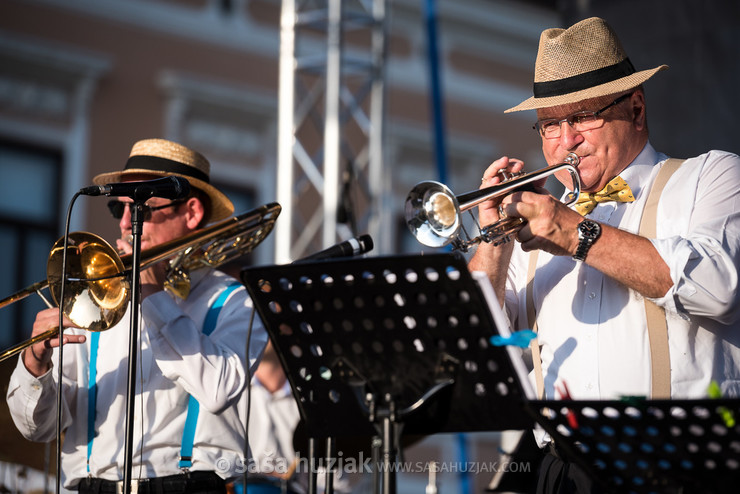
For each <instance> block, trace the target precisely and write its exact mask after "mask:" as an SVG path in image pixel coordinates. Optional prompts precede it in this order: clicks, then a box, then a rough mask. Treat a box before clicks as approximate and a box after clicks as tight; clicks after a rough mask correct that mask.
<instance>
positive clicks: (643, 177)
mask: <svg viewBox="0 0 740 494" xmlns="http://www.w3.org/2000/svg"><path fill="white" fill-rule="evenodd" d="M666 158H667V156H665V155H664V154H662V153H658V152H657V151H656V150H655V148H653V146H652V145H651V144H650V143H649V142H648V143H646V144H645V147H644V148H642V151H640V154H638V155H637V157H636V158H635V159H634V160H632V163H630V164H629V165H627V168H625V169H624V170H622V173H620V174H619V176H620V177H622V178H623V179H624V181H625V182H627V184H628V185H629V186H630V189H632V195H633V196H634V197H635V198H638V197H640V193H641V192H642V190H643V189H644V188H645V186H646V184H648V183H649V181H650V177H651V176H652V175H653V173H654V172H655V165H657V164H658V163H660V162H661V161H664V160H665V159H666Z"/></svg>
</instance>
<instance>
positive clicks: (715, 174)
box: [505, 144, 740, 399]
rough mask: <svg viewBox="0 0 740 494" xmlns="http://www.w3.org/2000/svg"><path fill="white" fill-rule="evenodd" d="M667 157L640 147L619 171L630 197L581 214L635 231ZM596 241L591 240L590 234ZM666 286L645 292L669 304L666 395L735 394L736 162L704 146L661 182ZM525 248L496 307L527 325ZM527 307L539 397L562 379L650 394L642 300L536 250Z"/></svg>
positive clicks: (739, 180) (598, 392)
mask: <svg viewBox="0 0 740 494" xmlns="http://www.w3.org/2000/svg"><path fill="white" fill-rule="evenodd" d="M665 159H666V156H664V155H662V154H659V153H656V151H655V150H654V149H653V147H652V146H651V145H650V144H647V145H646V146H645V148H644V149H643V150H642V152H641V153H640V154H639V156H637V158H636V159H635V160H634V161H633V162H632V163H631V164H630V165H629V166H628V167H627V168H626V169H625V170H624V171H623V172H622V173H620V176H621V177H622V178H624V179H625V180H626V181H627V183H628V184H629V186H630V188H631V189H632V192H633V194H634V196H635V199H636V200H635V201H634V202H632V203H617V202H605V203H600V204H598V205H597V206H596V208H595V209H594V210H593V212H591V213H590V214H589V215H588V216H587V217H588V218H590V219H593V220H595V221H597V222H599V223H603V224H607V225H611V226H614V227H618V228H620V229H622V230H625V231H628V232H631V233H637V230H638V228H639V223H640V218H641V215H642V211H643V208H644V206H645V201H646V199H647V196H648V193H649V191H650V187H651V186H652V184H653V181H654V180H655V176H656V174H657V172H658V170H659V167H660V164H662V162H663V161H664V160H665ZM597 242H598V240H597ZM652 243H653V245H654V246H655V248H656V249H657V250H658V253H659V254H660V256H661V257H662V258H663V260H664V261H665V262H666V264H667V265H668V266H669V268H670V275H671V279H672V280H673V287H672V288H671V289H670V290H669V291H668V293H666V295H665V296H664V297H662V298H660V299H655V300H653V301H654V302H656V303H657V304H658V305H659V306H661V307H663V308H664V309H665V312H666V319H667V325H668V343H669V348H670V361H671V394H672V396H673V397H676V398H703V397H706V396H707V389H708V387H709V384H710V382H711V381H712V380H715V381H716V382H717V383H718V384H719V385H720V387H721V389H722V391H723V393H724V394H725V395H728V396H734V397H736V396H740V323H739V322H738V316H740V303H739V301H738V297H739V295H740V294H739V293H738V267H739V266H740V158H738V156H736V155H734V154H730V153H724V152H720V151H711V152H709V153H707V154H704V155H701V156H698V157H695V158H691V159H688V160H686V161H685V162H684V163H683V165H682V166H681V168H680V169H679V170H677V171H676V172H675V173H674V174H673V176H672V177H671V179H670V181H669V182H668V184H667V185H666V187H665V189H664V190H663V193H662V196H661V199H660V203H659V206H658V211H657V239H654V240H652ZM528 256H529V254H528V253H525V252H524V251H522V250H521V248H520V247H519V244H517V247H515V249H514V254H513V257H512V262H511V265H510V268H509V273H508V280H507V291H506V300H505V309H506V312H507V314H508V316H509V319H510V320H511V321H512V326H513V327H514V328H515V329H524V328H529V327H530V326H529V324H530V323H529V322H528V321H527V308H526V277H527V266H528V259H529V257H528ZM533 301H534V307H535V309H536V312H537V325H538V332H539V333H538V338H539V343H540V345H541V346H542V351H541V357H542V367H543V375H544V381H545V394H546V397H547V398H548V399H559V398H561V396H560V395H559V394H557V393H556V392H555V386H556V384H559V383H560V382H562V381H564V382H565V383H566V384H567V387H568V389H569V391H570V394H571V396H572V397H573V398H574V399H618V398H620V397H621V396H627V395H629V396H649V395H650V349H649V342H648V333H647V326H646V319H645V309H644V300H643V297H642V296H641V295H640V294H638V293H637V292H635V291H634V290H631V289H627V288H625V287H624V286H623V285H621V284H620V283H618V282H616V281H614V280H613V279H611V278H609V277H607V276H605V275H603V274H602V273H601V272H600V271H598V270H596V269H594V268H592V267H590V266H588V265H586V264H585V263H580V262H576V261H573V260H572V259H571V258H570V257H567V256H552V255H550V254H547V253H545V252H540V253H539V257H538V262H537V271H536V274H535V277H534V292H533Z"/></svg>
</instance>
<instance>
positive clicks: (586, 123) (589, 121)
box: [532, 93, 633, 139]
mask: <svg viewBox="0 0 740 494" xmlns="http://www.w3.org/2000/svg"><path fill="white" fill-rule="evenodd" d="M632 94H633V93H629V94H624V95H622V96H620V97H619V98H617V99H615V100H614V101H612V102H611V103H609V104H608V105H606V106H605V107H604V108H602V109H601V110H597V111H579V112H577V113H574V114H572V115H568V116H567V117H565V118H563V119H560V120H558V119H557V118H548V119H546V120H539V121H538V122H537V123H536V124H534V127H532V128H533V129H534V130H536V131H537V132H539V133H540V135H541V136H542V137H544V138H545V139H557V138H558V137H560V134H561V132H560V129H561V127H562V125H563V122H568V125H570V128H571V129H573V130H575V131H576V132H583V131H585V130H593V129H598V128H599V127H601V126H602V125H604V118H603V117H602V116H601V114H602V113H604V112H605V111H606V110H608V109H609V108H611V107H612V106H617V105H618V104H619V103H621V102H622V101H624V100H626V99H627V98H629V97H630V96H632Z"/></svg>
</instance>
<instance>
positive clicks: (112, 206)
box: [108, 199, 185, 221]
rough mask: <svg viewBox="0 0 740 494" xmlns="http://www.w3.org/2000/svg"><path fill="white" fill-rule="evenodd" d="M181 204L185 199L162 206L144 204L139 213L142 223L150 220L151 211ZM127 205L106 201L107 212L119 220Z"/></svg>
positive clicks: (125, 203)
mask: <svg viewBox="0 0 740 494" xmlns="http://www.w3.org/2000/svg"><path fill="white" fill-rule="evenodd" d="M183 202H185V199H177V200H175V201H172V202H171V203H169V204H165V205H163V206H147V205H146V204H144V205H142V207H141V212H142V213H143V214H144V221H149V220H150V219H151V218H152V211H158V210H160V209H165V208H170V207H172V206H177V205H178V204H182V203H183ZM129 204H131V203H130V202H121V201H115V200H114V201H108V210H109V211H110V214H111V215H113V217H114V218H115V219H117V220H120V219H121V218H123V212H124V211H125V210H126V208H127V207H128V206H129Z"/></svg>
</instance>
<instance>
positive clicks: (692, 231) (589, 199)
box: [469, 17, 740, 492]
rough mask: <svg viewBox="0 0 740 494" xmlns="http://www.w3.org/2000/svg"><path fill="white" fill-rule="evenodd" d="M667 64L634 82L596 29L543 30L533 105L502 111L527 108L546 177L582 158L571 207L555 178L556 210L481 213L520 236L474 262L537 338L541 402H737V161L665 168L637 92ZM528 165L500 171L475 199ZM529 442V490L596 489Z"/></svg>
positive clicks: (610, 41) (544, 198) (606, 35)
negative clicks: (552, 168)
mask: <svg viewBox="0 0 740 494" xmlns="http://www.w3.org/2000/svg"><path fill="white" fill-rule="evenodd" d="M665 68H667V67H666V66H664V65H661V66H658V67H655V68H652V69H649V70H641V71H638V70H636V69H635V68H634V67H633V65H632V63H631V62H630V60H629V58H628V57H627V54H626V53H625V52H624V49H623V47H622V45H621V43H620V41H619V39H618V38H617V35H616V34H615V32H614V31H613V29H612V28H611V27H610V26H609V25H608V24H607V22H606V21H604V20H603V19H600V18H595V17H594V18H589V19H585V20H583V21H581V22H578V23H576V24H575V25H573V26H571V27H569V28H567V29H547V30H545V31H544V32H543V33H542V35H541V38H540V44H539V50H538V53H537V59H536V62H535V74H534V95H533V97H531V98H529V99H527V100H526V101H524V102H522V103H521V104H519V105H517V106H515V107H513V108H511V109H509V110H507V111H508V112H512V111H523V110H535V111H536V113H537V121H536V123H535V125H534V129H535V131H536V132H537V133H538V135H539V136H540V138H541V141H542V151H543V154H544V157H545V159H546V161H547V163H548V165H555V164H558V163H562V162H564V161H565V160H566V157H567V156H568V155H569V154H570V153H575V154H576V155H577V156H578V157H579V159H580V163H579V164H578V167H577V172H578V176H579V177H580V182H581V191H582V194H581V196H580V197H579V198H578V200H577V202H576V203H575V204H574V205H573V206H566V204H565V203H566V199H567V198H568V191H570V190H573V188H574V184H573V183H571V180H570V176H569V174H568V173H567V172H563V171H561V172H558V173H557V174H556V175H555V176H556V178H557V179H558V180H559V181H560V182H561V183H562V184H563V185H564V186H565V187H566V189H568V190H567V191H566V193H565V194H564V196H563V197H562V198H561V200H558V199H557V198H554V197H552V196H551V195H549V194H548V193H547V192H546V191H545V190H544V189H540V190H538V191H537V192H524V191H517V192H514V193H513V194H511V195H508V196H507V197H504V198H503V199H501V198H496V199H493V200H489V201H487V202H486V203H484V204H482V205H481V206H480V208H479V220H480V223H481V224H483V225H488V224H491V223H494V222H496V221H497V220H499V219H500V218H503V217H508V218H520V219H521V220H523V223H522V225H523V226H522V227H521V229H519V231H518V232H517V233H516V235H515V237H516V238H515V240H516V242H510V243H506V244H503V245H500V246H498V247H495V246H493V245H492V244H489V243H483V244H481V245H479V247H478V248H477V251H476V252H475V254H474V256H473V257H472V258H471V260H470V262H469V269H470V270H474V271H484V272H485V273H487V275H488V277H489V279H490V281H491V283H492V285H493V288H494V290H495V293H496V294H497V296H498V299H499V302H500V303H501V304H502V306H503V308H504V311H505V313H506V314H507V315H508V317H509V319H510V322H511V325H512V328H513V329H515V330H517V329H524V328H533V329H536V332H537V338H536V339H535V340H533V345H532V355H533V364H534V371H533V373H532V376H533V381H534V383H535V385H536V387H537V390H538V393H539V394H540V396H544V397H545V398H547V399H564V398H573V399H581V400H587V399H619V398H621V397H623V396H646V397H654V398H669V397H673V398H705V397H707V392H708V389H709V387H710V385H713V384H716V385H718V386H719V388H720V389H721V391H722V393H723V394H724V395H726V396H731V397H737V396H739V395H740V323H738V316H740V303H739V302H738V299H739V297H740V292H739V291H738V280H739V279H740V276H739V274H740V273H738V267H739V266H740V158H739V157H738V156H737V155H735V154H732V153H728V152H723V151H716V150H714V151H709V152H707V153H705V154H702V155H700V156H695V157H691V158H689V159H686V160H673V159H668V156H667V155H665V154H663V153H660V152H658V151H657V150H656V149H654V148H653V146H652V145H651V143H650V141H649V138H648V122H647V103H646V97H645V91H644V88H643V83H645V82H646V81H647V80H648V79H650V78H651V77H653V76H654V75H655V74H657V73H658V72H659V71H662V70H663V69H665ZM533 120H534V119H533ZM676 125H682V123H681V122H676ZM523 166H524V163H523V162H522V161H521V160H518V159H512V158H509V157H502V158H500V159H498V160H496V161H494V162H493V163H492V164H491V165H490V166H489V167H488V168H487V169H486V170H485V172H484V174H483V179H482V184H481V188H485V187H489V186H491V185H494V184H496V183H498V182H499V181H500V178H499V177H498V173H499V172H500V171H502V170H506V171H508V172H515V171H519V170H521V169H522V168H523ZM661 187H662V189H661ZM649 197H650V199H649ZM539 439H540V444H541V445H542V446H543V447H545V451H547V452H548V454H547V455H546V457H545V459H544V461H543V463H542V467H541V472H540V478H539V485H538V492H595V491H597V490H598V488H597V486H596V485H594V482H593V479H591V478H589V477H588V476H586V475H585V474H584V473H583V471H582V470H581V469H579V468H577V465H575V464H574V463H572V462H571V461H570V460H569V459H568V458H567V456H566V455H564V454H563V452H562V450H560V449H559V448H558V447H557V444H555V443H553V442H552V441H551V440H550V438H549V437H547V435H544V436H543V437H541V438H539Z"/></svg>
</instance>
